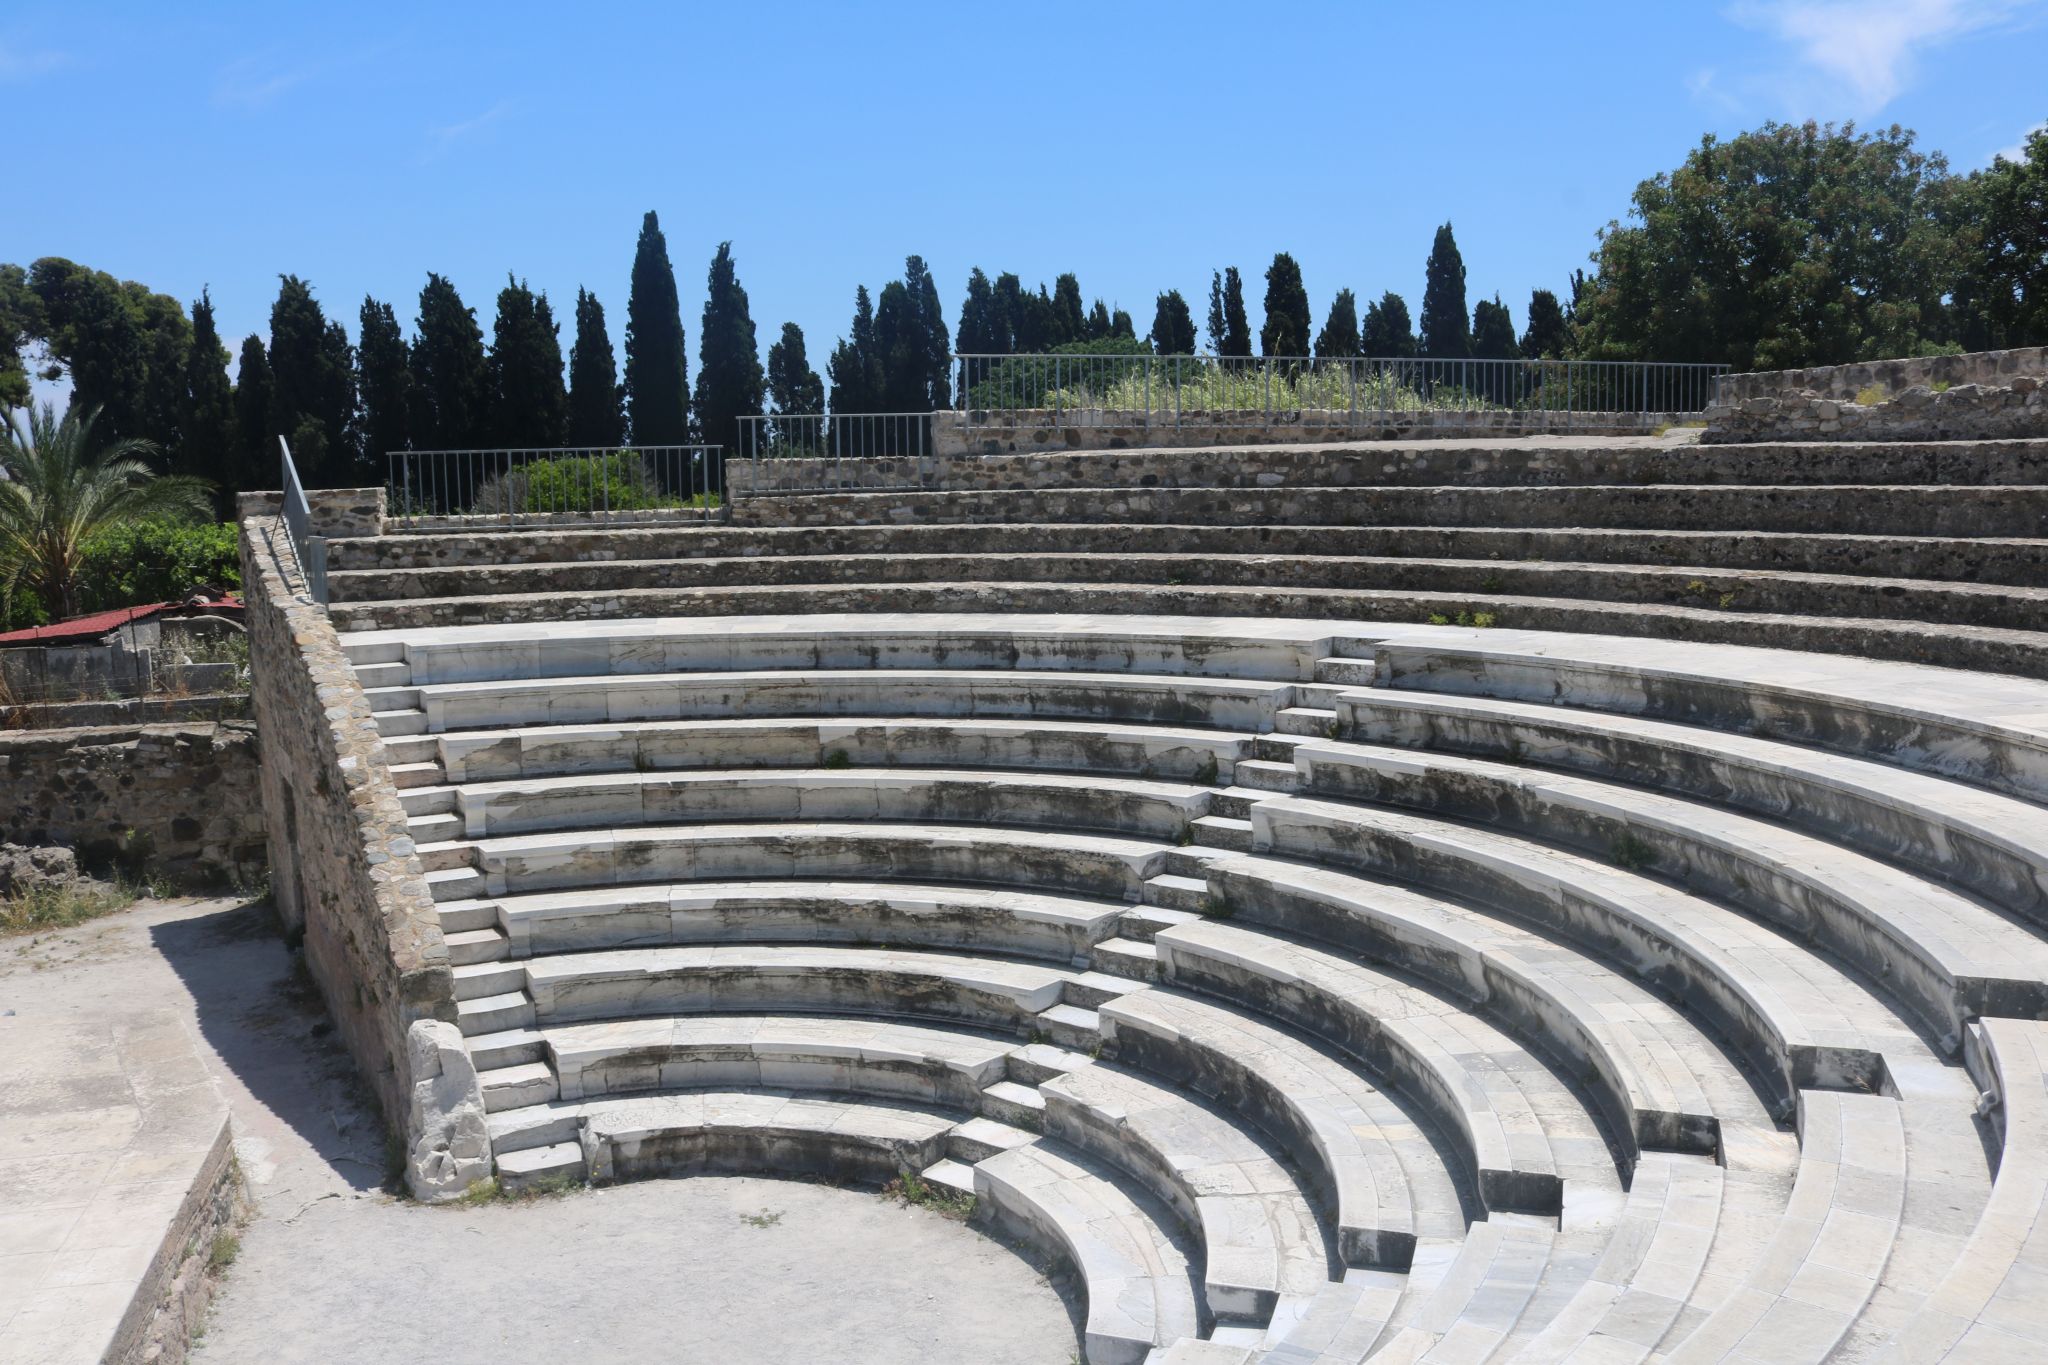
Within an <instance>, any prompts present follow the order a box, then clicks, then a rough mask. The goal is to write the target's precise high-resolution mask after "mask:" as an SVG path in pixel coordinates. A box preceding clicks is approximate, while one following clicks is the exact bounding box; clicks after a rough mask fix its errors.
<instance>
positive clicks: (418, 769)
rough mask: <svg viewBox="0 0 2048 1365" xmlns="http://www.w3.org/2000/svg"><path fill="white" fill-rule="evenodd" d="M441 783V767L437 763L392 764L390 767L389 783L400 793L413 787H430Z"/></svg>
mask: <svg viewBox="0 0 2048 1365" xmlns="http://www.w3.org/2000/svg"><path fill="white" fill-rule="evenodd" d="M440 781H441V765H440V764H438V763H394V764H392V765H391V783H392V785H393V786H395V787H397V788H398V789H399V790H400V791H405V790H408V789H410V788H413V787H432V786H437V785H439V783H440Z"/></svg>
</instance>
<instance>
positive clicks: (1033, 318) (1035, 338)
mask: <svg viewBox="0 0 2048 1365" xmlns="http://www.w3.org/2000/svg"><path fill="white" fill-rule="evenodd" d="M1059 344H1060V337H1059V318H1058V309H1057V308H1055V307H1054V305H1053V301H1052V297H1051V296H1050V295H1049V294H1047V293H1046V292H1045V286H1044V285H1042V284H1041V285H1039V286H1038V292H1037V293H1036V294H1024V295H1021V296H1020V297H1019V298H1018V300H1017V354H1018V355H1041V354H1043V353H1045V352H1046V351H1050V350H1051V349H1052V348H1053V347H1054V346H1057V345H1059Z"/></svg>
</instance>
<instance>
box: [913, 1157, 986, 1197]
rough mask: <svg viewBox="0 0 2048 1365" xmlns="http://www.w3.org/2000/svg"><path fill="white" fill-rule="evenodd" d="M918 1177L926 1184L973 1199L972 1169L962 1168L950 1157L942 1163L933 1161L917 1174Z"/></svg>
mask: <svg viewBox="0 0 2048 1365" xmlns="http://www.w3.org/2000/svg"><path fill="white" fill-rule="evenodd" d="M919 1175H920V1177H921V1178H922V1179H923V1180H924V1181H925V1182H926V1183H927V1184H931V1185H936V1186H938V1187H939V1188H940V1189H942V1190H948V1191H951V1192H952V1193H954V1194H964V1195H966V1196H967V1197H968V1198H970V1199H971V1198H973V1197H974V1168H973V1167H972V1166H963V1165H961V1164H960V1163H959V1162H957V1161H954V1160H953V1159H952V1158H950V1157H948V1158H946V1159H945V1160H943V1161H934V1162H933V1163H932V1164H931V1165H929V1166H927V1167H925V1168H924V1170H923V1171H921V1172H919Z"/></svg>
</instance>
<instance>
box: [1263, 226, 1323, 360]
mask: <svg viewBox="0 0 2048 1365" xmlns="http://www.w3.org/2000/svg"><path fill="white" fill-rule="evenodd" d="M1313 325H1314V324H1313V323H1311V322H1310V321H1309V313H1308V290H1307V289H1306V288H1305V287H1304V286H1303V285H1302V282H1301V267H1300V266H1299V265H1298V264H1296V263H1295V259H1294V257H1292V256H1290V255H1288V254H1287V253H1286V252H1284V251H1282V252H1277V253H1275V255H1274V257H1273V264H1271V265H1269V266H1267V267H1266V318H1265V322H1264V324H1263V325H1261V326H1260V328H1259V353H1260V354H1261V355H1282V356H1305V355H1307V354H1308V329H1309V328H1310V327H1311V326H1313Z"/></svg>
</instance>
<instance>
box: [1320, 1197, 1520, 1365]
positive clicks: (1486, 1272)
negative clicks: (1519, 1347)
mask: <svg viewBox="0 0 2048 1365" xmlns="http://www.w3.org/2000/svg"><path fill="white" fill-rule="evenodd" d="M1557 1240H1558V1232H1557V1228H1556V1227H1555V1225H1553V1224H1552V1223H1551V1222H1550V1221H1549V1220H1547V1219H1539V1218H1532V1217H1529V1216H1528V1215H1526V1214H1503V1215H1495V1216H1494V1217H1491V1218H1487V1219H1485V1220H1483V1221H1481V1222H1477V1223H1474V1224H1473V1225H1472V1227H1471V1229H1470V1231H1468V1232H1467V1234H1466V1236H1465V1240H1464V1241H1463V1242H1460V1243H1457V1244H1456V1245H1454V1246H1450V1247H1443V1248H1436V1249H1434V1250H1438V1251H1441V1252H1442V1253H1444V1259H1445V1261H1446V1262H1447V1263H1446V1264H1444V1265H1442V1266H1438V1267H1431V1271H1432V1279H1431V1280H1430V1282H1429V1284H1428V1285H1427V1286H1426V1287H1422V1288H1421V1292H1419V1293H1417V1294H1415V1295H1412V1296H1411V1298H1412V1299H1413V1302H1412V1303H1409V1304H1407V1305H1404V1306H1403V1309H1402V1310H1399V1311H1400V1320H1399V1321H1398V1322H1396V1323H1394V1324H1392V1325H1391V1328H1390V1330H1389V1331H1387V1332H1386V1333H1385V1334H1384V1335H1383V1336H1382V1337H1381V1339H1380V1341H1379V1343H1378V1345H1377V1347H1376V1349H1374V1350H1373V1352H1372V1354H1371V1355H1370V1356H1369V1357H1367V1358H1368V1359H1370V1360H1372V1361H1375V1362H1378V1363H1379V1365H1395V1363H1396V1362H1399V1363H1400V1365H1407V1363H1408V1362H1414V1361H1422V1360H1428V1359H1431V1358H1432V1352H1434V1351H1436V1350H1437V1348H1438V1347H1439V1346H1441V1347H1442V1348H1443V1351H1442V1354H1441V1356H1438V1357H1436V1358H1440V1359H1447V1360H1453V1361H1455V1360H1484V1359H1486V1358H1487V1357H1488V1355H1489V1354H1490V1353H1491V1352H1492V1351H1493V1349H1494V1348H1495V1347H1496V1346H1498V1345H1500V1344H1501V1343H1502V1342H1504V1341H1506V1340H1507V1338H1508V1336H1509V1335H1510V1334H1511V1333H1512V1332H1513V1331H1514V1330H1515V1328H1516V1326H1517V1325H1518V1324H1519V1323H1520V1322H1521V1320H1522V1315H1523V1314H1524V1313H1525V1312H1526V1311H1528V1309H1529V1306H1530V1303H1531V1301H1532V1300H1533V1299H1534V1298H1535V1297H1536V1292H1537V1287H1538V1286H1539V1285H1540V1284H1541V1283H1542V1281H1543V1277H1544V1272H1545V1271H1546V1270H1548V1269H1549V1268H1550V1263H1551V1260H1552V1258H1553V1256H1554V1255H1555V1253H1556V1244H1557ZM1318 1365H1321V1362H1319V1363H1318Z"/></svg>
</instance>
